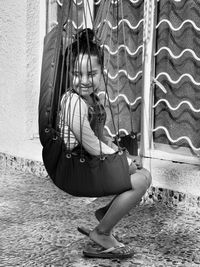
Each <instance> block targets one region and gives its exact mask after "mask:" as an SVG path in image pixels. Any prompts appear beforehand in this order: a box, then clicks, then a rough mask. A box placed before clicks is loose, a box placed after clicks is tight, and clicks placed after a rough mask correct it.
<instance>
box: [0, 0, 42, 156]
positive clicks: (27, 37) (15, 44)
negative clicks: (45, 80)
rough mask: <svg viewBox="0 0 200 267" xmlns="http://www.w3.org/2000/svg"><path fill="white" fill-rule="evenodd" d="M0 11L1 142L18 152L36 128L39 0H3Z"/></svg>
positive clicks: (3, 145)
mask: <svg viewBox="0 0 200 267" xmlns="http://www.w3.org/2000/svg"><path fill="white" fill-rule="evenodd" d="M0 14H1V17H0V28H1V30H0V62H1V64H0V77H1V79H0V114H1V116H0V143H1V151H5V152H8V153H11V154H17V153H18V151H19V150H20V144H21V142H23V140H27V139H30V138H31V137H32V136H33V134H35V133H36V132H37V105H38V96H39V78H40V66H39V64H40V57H41V54H42V47H41V41H40V38H41V37H40V1H39V0H35V1H31V0H28V1H25V0H17V1H16V0H9V1H6V0H1V6H0Z"/></svg>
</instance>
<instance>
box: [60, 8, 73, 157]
mask: <svg viewBox="0 0 200 267" xmlns="http://www.w3.org/2000/svg"><path fill="white" fill-rule="evenodd" d="M71 16H72V8H71V9H70V14H69V17H71ZM65 25H67V30H66V32H68V33H69V35H68V36H67V35H65V36H66V38H68V52H67V57H66V59H65V60H66V61H65V64H66V79H65V91H64V94H65V98H64V105H65V106H64V109H63V110H64V116H63V121H64V126H63V128H62V135H63V137H64V135H65V127H66V126H67V141H66V147H67V157H68V158H69V157H70V154H69V151H70V125H71V90H69V87H70V73H69V72H70V71H71V69H70V63H71V62H72V60H71V58H72V55H71V51H72V46H71V42H72V22H71V20H70V19H67V22H66V24H65ZM69 49H70V50H69ZM65 51H66V50H65ZM65 56H66V54H65ZM67 91H68V94H69V95H68V99H69V104H68V111H67V125H65V121H66V102H67V98H66V93H67Z"/></svg>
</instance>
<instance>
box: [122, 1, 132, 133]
mask: <svg viewBox="0 0 200 267" xmlns="http://www.w3.org/2000/svg"><path fill="white" fill-rule="evenodd" d="M121 13H122V18H124V10H123V6H122V5H121ZM122 25H123V26H122V27H123V28H122V29H123V30H122V32H123V41H124V47H125V49H124V50H125V63H126V68H127V66H128V56H127V50H126V39H125V27H124V23H123V24H122ZM126 70H127V69H126ZM127 73H128V70H127ZM127 78H128V77H127ZM128 83H129V87H130V89H131V84H130V80H129V78H128ZM128 110H129V114H130V122H131V137H133V138H135V134H134V131H133V120H132V111H131V105H130V104H128Z"/></svg>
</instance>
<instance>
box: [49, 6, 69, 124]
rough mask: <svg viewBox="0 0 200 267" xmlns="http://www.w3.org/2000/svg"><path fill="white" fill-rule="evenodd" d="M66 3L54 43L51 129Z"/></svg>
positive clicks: (51, 84)
mask: <svg viewBox="0 0 200 267" xmlns="http://www.w3.org/2000/svg"><path fill="white" fill-rule="evenodd" d="M67 3H68V1H64V3H63V6H62V9H61V16H60V20H59V22H58V31H57V37H56V41H55V54H54V57H53V62H52V66H53V68H52V72H53V79H52V83H50V86H51V88H52V94H51V99H50V112H49V117H48V125H49V126H50V127H52V122H53V104H54V97H55V86H56V79H57V73H58V64H59V55H60V50H61V43H62V42H61V40H62V30H63V19H64V10H65V9H66V8H67Z"/></svg>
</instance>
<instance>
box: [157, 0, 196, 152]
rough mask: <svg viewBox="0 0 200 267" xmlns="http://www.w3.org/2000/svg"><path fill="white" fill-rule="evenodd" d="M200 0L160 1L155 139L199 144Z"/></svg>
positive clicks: (192, 145)
mask: <svg viewBox="0 0 200 267" xmlns="http://www.w3.org/2000/svg"><path fill="white" fill-rule="evenodd" d="M199 18H200V1H196V0H182V1H164V0H163V1H158V4H157V25H156V47H155V48H156V53H155V56H156V57H155V66H156V67H155V70H156V73H155V76H156V79H157V80H158V81H159V82H161V83H162V85H163V86H164V87H165V89H166V90H167V93H166V94H164V93H163V92H162V91H161V90H160V89H159V88H157V87H156V88H155V100H154V122H155V125H154V141H155V142H157V143H164V144H170V145H171V146H175V147H176V146H184V147H185V146H186V147H190V148H192V150H193V151H197V150H198V148H199V147H200V19H199Z"/></svg>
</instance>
